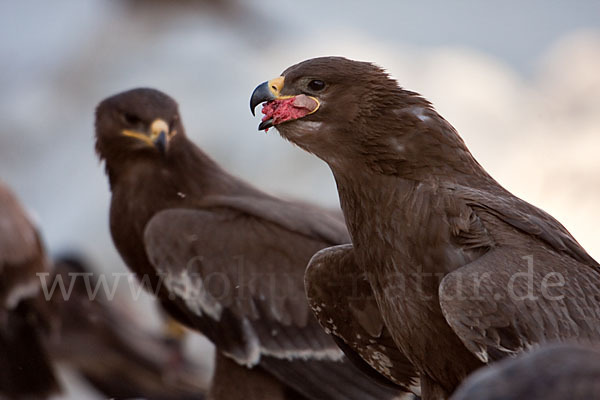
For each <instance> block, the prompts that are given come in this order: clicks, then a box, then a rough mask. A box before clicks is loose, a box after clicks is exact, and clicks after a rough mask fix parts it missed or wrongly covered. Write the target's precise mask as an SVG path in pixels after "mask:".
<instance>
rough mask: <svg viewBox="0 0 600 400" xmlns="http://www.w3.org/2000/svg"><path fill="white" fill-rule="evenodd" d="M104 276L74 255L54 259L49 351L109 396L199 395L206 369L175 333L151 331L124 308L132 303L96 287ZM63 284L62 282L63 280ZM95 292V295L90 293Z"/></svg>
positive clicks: (157, 398) (157, 399) (165, 399)
mask: <svg viewBox="0 0 600 400" xmlns="http://www.w3.org/2000/svg"><path fill="white" fill-rule="evenodd" d="M102 278H103V277H102V276H101V275H99V274H98V273H96V272H94V271H92V270H91V269H90V267H89V266H88V265H87V263H86V262H85V261H84V260H83V259H82V258H81V257H80V256H77V255H66V256H61V257H60V258H58V259H56V260H55V261H54V269H53V273H52V275H51V277H49V279H48V280H47V283H46V285H47V287H50V288H51V287H52V285H54V284H55V282H56V286H55V288H56V287H57V286H62V287H64V288H66V291H65V292H62V291H61V290H58V289H55V290H54V292H53V293H52V295H51V298H50V306H51V307H52V312H53V314H54V315H55V316H56V320H57V321H58V323H57V324H56V325H57V327H56V329H55V330H54V332H53V335H52V341H51V342H50V345H49V350H50V353H51V355H52V358H53V359H54V360H55V361H56V362H57V363H59V364H61V365H64V366H67V367H69V368H70V369H72V370H73V371H74V372H76V373H77V374H78V375H80V376H81V377H82V378H83V379H84V380H85V381H87V382H89V383H90V384H91V385H92V386H93V387H94V388H95V389H97V390H98V391H99V392H100V393H102V394H103V395H104V396H106V397H107V398H117V399H132V398H144V399H153V400H169V399H173V400H175V399H178V400H183V399H190V400H191V399H203V398H205V396H204V395H205V393H206V392H207V386H208V385H207V381H208V371H204V370H203V369H202V368H201V367H199V366H198V365H196V364H194V363H193V361H191V360H190V359H189V358H188V357H186V356H185V354H184V353H183V351H182V348H181V346H180V343H178V338H176V337H171V336H170V335H168V336H167V335H166V334H165V335H162V334H159V333H155V332H150V331H149V330H148V329H147V328H145V327H142V326H140V324H139V322H138V321H137V320H136V319H134V318H132V316H131V315H130V314H129V313H127V312H126V310H128V309H131V308H132V307H133V306H134V305H133V304H129V303H128V302H126V301H125V298H119V297H118V296H116V297H114V298H113V297H109V296H108V295H107V294H106V293H105V292H103V291H102V290H98V291H97V292H95V293H94V292H93V291H94V290H95V289H97V288H99V287H100V285H99V283H100V281H101V280H102ZM61 283H62V285H61ZM92 294H93V297H91V296H92Z"/></svg>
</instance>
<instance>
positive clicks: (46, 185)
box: [0, 0, 600, 399]
mask: <svg viewBox="0 0 600 400" xmlns="http://www.w3.org/2000/svg"><path fill="white" fill-rule="evenodd" d="M494 3H495V4H492V2H481V1H475V0H472V1H466V0H465V1H457V2H445V1H441V0H440V1H431V0H429V1H419V2H413V1H394V0H389V1H380V2H366V1H349V0H347V1H345V2H336V3H333V2H323V1H318V0H304V1H302V2H298V1H291V0H288V1H285V0H281V1H274V0H258V1H245V2H244V1H242V0H221V1H219V0H213V1H210V0H205V1H193V0H187V1H184V0H180V1H175V0H172V1H159V0H113V1H111V0H57V1H42V0H39V1H32V0H21V1H18V2H17V1H2V2H0V37H2V40H1V41H0V55H1V56H0V66H1V68H0V71H1V74H0V87H1V90H0V121H1V130H0V178H1V179H3V180H4V181H6V182H7V183H8V184H9V185H10V186H11V187H12V188H13V189H14V190H15V192H16V193H17V195H18V196H19V197H20V199H21V200H22V202H23V203H24V204H25V205H26V207H27V208H28V210H29V211H30V213H31V214H32V215H33V217H34V219H35V220H36V222H37V224H38V225H39V227H40V229H41V232H42V234H43V237H44V239H45V242H46V245H47V248H48V251H49V252H50V253H51V254H57V253H60V252H64V251H77V252H79V253H81V254H83V255H84V256H86V257H87V258H88V259H90V260H91V261H92V262H93V263H94V265H95V266H96V268H97V269H98V270H100V271H110V272H123V271H126V269H125V267H124V266H123V264H122V262H121V260H120V258H119V256H118V254H117V253H116V251H115V249H114V247H113V245H112V242H111V238H110V234H109V231H108V208H109V198H110V193H109V190H108V183H107V179H106V177H105V176H104V171H103V166H101V165H100V164H99V162H98V159H97V157H96V155H95V153H94V137H93V136H94V126H93V120H94V108H95V106H96V104H97V103H98V102H99V101H100V100H102V99H103V98H105V97H107V96H109V95H112V94H115V93H116V92H119V91H122V90H126V89H130V88H134V87H139V86H148V87H153V88H157V89H160V90H162V91H164V92H166V93H167V94H169V95H171V96H173V97H174V98H175V99H176V100H177V101H178V102H179V104H180V109H181V114H182V118H183V121H184V124H185V126H186V129H187V134H188V136H190V137H191V138H192V139H193V140H194V141H195V142H196V143H197V144H198V145H199V146H200V147H202V148H203V149H204V150H205V151H206V152H208V153H209V154H210V155H211V156H212V157H214V158H215V159H216V160H217V161H218V162H219V163H221V164H222V165H223V166H224V167H225V168H226V169H227V170H229V171H230V172H232V173H233V174H236V175H238V176H241V177H243V178H245V179H246V180H248V181H250V182H252V183H253V184H255V185H257V186H258V187H260V188H263V189H264V190H267V191H269V192H271V193H273V194H278V195H283V196H287V197H295V198H301V199H305V200H311V201H315V202H318V203H320V204H322V205H325V206H331V207H336V206H337V193H336V191H335V186H334V182H333V179H332V176H331V173H330V172H329V169H328V168H327V167H326V166H325V164H323V163H322V162H321V161H320V160H318V159H317V158H315V157H312V156H310V155H307V154H305V153H304V152H302V151H300V150H298V149H296V148H294V147H293V146H292V145H290V144H289V143H287V142H285V141H283V140H282V139H281V138H280V137H278V135H277V133H276V131H274V130H271V131H269V133H268V134H265V133H263V132H258V131H257V130H256V128H257V125H258V123H259V121H260V117H256V118H254V117H252V115H251V114H250V111H249V107H248V102H249V97H250V94H251V92H252V90H253V89H254V87H255V86H256V85H257V84H258V83H260V82H262V81H264V80H267V79H270V78H272V77H275V76H277V75H278V74H279V73H280V72H281V71H283V70H284V69H285V68H286V67H288V66H289V65H291V64H294V63H296V62H298V61H301V60H304V59H306V58H312V57H315V56H322V55H343V56H346V57H349V58H354V59H359V60H366V61H373V62H376V63H377V64H379V65H381V66H383V67H385V68H386V69H387V70H388V71H389V72H390V73H391V74H392V75H393V76H394V77H395V78H397V79H398V81H399V82H400V84H401V85H402V86H403V87H405V88H408V89H411V90H414V91H417V92H420V93H422V94H423V95H424V96H425V97H426V98H428V99H429V100H431V101H432V102H433V103H434V105H435V106H436V108H437V109H438V111H439V112H440V113H441V114H442V115H443V116H444V117H445V118H446V119H447V120H449V121H450V122H451V123H452V124H453V125H454V126H455V127H456V128H457V129H458V131H459V132H460V133H461V135H462V137H463V138H464V139H465V141H466V143H467V145H468V146H469V148H470V149H471V151H472V152H473V153H474V154H475V156H476V158H477V159H478V160H479V161H480V163H481V164H483V166H484V167H485V168H486V169H487V170H488V171H489V172H490V173H491V174H492V176H494V177H495V178H496V179H497V180H498V181H499V182H500V183H501V184H503V185H504V186H505V187H507V188H508V189H509V190H511V191H512V192H513V193H515V194H516V195H518V196H520V197H522V198H524V199H525V200H527V201H529V202H531V203H533V204H535V205H537V206H539V207H541V208H543V209H544V210H546V211H548V212H550V213H551V214H552V215H554V216H555V217H556V218H557V219H559V220H560V221H561V222H562V223H563V224H564V225H565V226H566V227H567V228H568V229H569V230H570V231H571V233H573V235H574V236H575V238H576V239H577V240H578V241H580V243H581V244H582V245H583V246H584V247H585V248H586V249H587V250H588V252H589V253H590V254H591V255H592V256H593V257H594V258H596V259H597V260H598V259H600V239H599V238H600V207H599V205H600V72H599V71H600V2H599V1H597V0H596V1H591V0H590V1H586V0H580V1H577V2H573V1H567V0H561V1H559V0H556V1H548V0H532V1H528V2H523V1H520V0H519V1H517V0H505V1H503V2H494ZM123 295H124V296H126V295H127V294H123ZM138 303H139V304H136V307H139V308H140V310H143V311H140V312H137V316H138V318H139V319H140V321H141V323H143V324H147V325H148V326H149V327H153V326H156V325H157V324H156V321H157V317H156V315H155V314H154V309H153V308H152V307H151V306H150V305H149V304H150V303H151V301H150V300H149V299H148V296H143V297H142V299H141V300H139V301H138ZM157 329H158V328H157ZM196 336H197V335H196ZM191 342H192V343H191V344H189V346H191V348H192V349H194V350H193V351H195V352H196V353H197V354H198V359H199V360H201V361H202V362H206V363H207V365H209V366H210V362H211V357H212V356H211V351H212V350H211V348H210V345H209V344H207V343H206V342H203V341H202V339H199V338H194V339H191ZM63 374H64V379H65V382H67V385H66V386H67V393H66V394H65V395H64V396H62V397H61V398H89V399H95V398H99V397H98V395H97V394H95V393H94V392H93V391H92V390H90V389H89V388H87V387H85V386H83V384H81V383H79V382H77V381H76V379H74V378H72V377H70V375H69V372H68V371H64V373H63Z"/></svg>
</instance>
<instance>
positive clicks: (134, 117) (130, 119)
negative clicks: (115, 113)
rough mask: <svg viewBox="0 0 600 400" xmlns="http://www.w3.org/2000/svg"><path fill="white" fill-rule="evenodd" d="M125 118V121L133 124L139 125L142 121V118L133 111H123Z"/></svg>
mask: <svg viewBox="0 0 600 400" xmlns="http://www.w3.org/2000/svg"><path fill="white" fill-rule="evenodd" d="M123 118H124V119H125V122H127V123H128V124H129V125H131V126H134V125H138V124H140V123H141V122H142V120H141V119H140V118H138V117H137V115H134V114H131V113H123Z"/></svg>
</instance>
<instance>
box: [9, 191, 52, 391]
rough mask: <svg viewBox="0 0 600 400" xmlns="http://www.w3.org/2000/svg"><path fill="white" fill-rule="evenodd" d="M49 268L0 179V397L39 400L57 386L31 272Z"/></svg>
mask: <svg viewBox="0 0 600 400" xmlns="http://www.w3.org/2000/svg"><path fill="white" fill-rule="evenodd" d="M49 269H50V263H49V262H48V260H47V258H46V254H45V252H44V248H43V244H42V240H41V238H40V235H39V234H38V232H37V230H36V229H35V227H34V226H33V224H32V223H31V221H30V220H29V217H28V216H27V214H26V212H25V211H24V210H23V208H22V206H21V204H20V203H19V201H18V200H17V198H16V197H15V195H14V194H13V193H12V192H11V190H10V189H9V188H8V187H7V186H5V185H4V184H3V183H2V181H0V399H4V398H6V399H31V398H37V399H43V398H48V397H50V396H51V395H54V394H57V393H58V392H59V390H60V388H59V383H58V381H57V378H56V375H55V371H54V367H53V365H52V361H51V359H50V356H49V355H48V351H47V343H46V342H47V339H48V336H49V334H50V330H51V325H52V318H51V316H50V313H49V309H48V307H47V304H46V302H45V300H44V298H43V296H42V293H41V291H40V284H41V281H40V278H39V277H38V276H37V274H38V273H41V274H43V273H46V272H47V271H48V270H49Z"/></svg>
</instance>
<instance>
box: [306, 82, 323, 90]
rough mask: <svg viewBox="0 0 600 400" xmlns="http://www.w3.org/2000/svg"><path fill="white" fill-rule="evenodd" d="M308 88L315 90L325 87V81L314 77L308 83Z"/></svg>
mask: <svg viewBox="0 0 600 400" xmlns="http://www.w3.org/2000/svg"><path fill="white" fill-rule="evenodd" d="M308 88H309V89H310V90H312V91H314V92H318V91H320V90H323V89H325V82H323V81H322V80H319V79H313V80H312V81H310V82H309V83H308Z"/></svg>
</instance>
